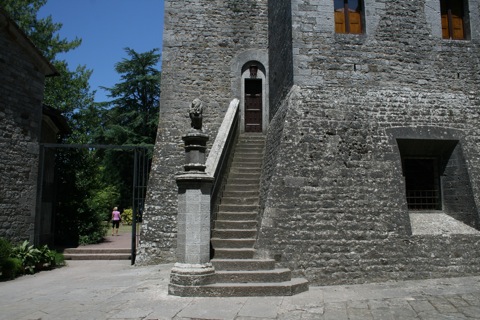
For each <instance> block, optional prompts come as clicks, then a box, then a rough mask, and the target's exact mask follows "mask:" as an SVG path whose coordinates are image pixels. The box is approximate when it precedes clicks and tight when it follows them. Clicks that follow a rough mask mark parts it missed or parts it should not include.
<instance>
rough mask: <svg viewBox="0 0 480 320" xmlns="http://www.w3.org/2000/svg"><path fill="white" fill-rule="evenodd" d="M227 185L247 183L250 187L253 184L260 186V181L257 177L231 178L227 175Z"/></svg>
mask: <svg viewBox="0 0 480 320" xmlns="http://www.w3.org/2000/svg"><path fill="white" fill-rule="evenodd" d="M227 185H228V186H237V185H249V186H252V187H255V186H257V187H258V186H260V181H259V180H258V178H255V177H253V178H251V177H250V178H236V177H235V178H232V177H228V178H227Z"/></svg>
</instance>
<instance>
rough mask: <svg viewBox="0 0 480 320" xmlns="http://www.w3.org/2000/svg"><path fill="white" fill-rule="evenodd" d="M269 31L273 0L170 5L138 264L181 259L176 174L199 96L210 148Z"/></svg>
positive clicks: (194, 0) (186, 0)
mask: <svg viewBox="0 0 480 320" xmlns="http://www.w3.org/2000/svg"><path fill="white" fill-rule="evenodd" d="M267 26H268V24H267V1H266V0H245V1H236V0H226V1H211V0H183V1H176V0H167V1H165V27H164V35H163V36H164V44H163V53H162V85H161V91H162V99H161V105H160V118H159V119H160V120H159V129H158V135H157V140H156V146H155V151H154V159H153V165H152V171H151V175H150V180H149V187H148V192H147V200H146V208H145V213H144V223H143V225H142V231H141V240H140V246H139V252H138V255H137V263H138V264H149V263H156V262H169V261H175V248H176V230H177V229H176V214H177V187H176V185H175V179H174V175H175V174H176V173H178V172H180V171H182V170H183V163H184V160H183V152H184V151H183V148H182V140H181V136H182V135H183V134H185V133H186V131H187V129H188V128H189V126H190V121H189V119H188V107H189V105H190V103H191V102H192V100H193V99H195V98H200V99H201V100H202V101H203V102H204V103H205V106H206V108H205V110H204V131H205V132H206V133H208V134H209V135H210V137H211V140H210V142H209V143H210V145H211V143H212V141H213V139H214V137H215V136H216V132H217V130H218V127H219V126H220V124H221V121H222V120H223V116H224V114H225V112H226V110H227V108H228V106H229V103H230V101H231V100H232V99H233V98H240V97H239V96H236V95H238V93H239V92H241V90H240V88H239V87H238V85H239V81H238V79H239V78H240V77H241V69H240V68H241V67H242V65H243V64H244V63H246V62H248V60H247V59H248V57H249V54H245V52H247V51H248V52H253V54H252V56H255V52H256V51H259V50H260V51H266V49H267ZM242 59H245V61H240V60H242ZM232 66H239V67H238V68H237V69H238V70H235V68H232ZM232 69H233V70H232Z"/></svg>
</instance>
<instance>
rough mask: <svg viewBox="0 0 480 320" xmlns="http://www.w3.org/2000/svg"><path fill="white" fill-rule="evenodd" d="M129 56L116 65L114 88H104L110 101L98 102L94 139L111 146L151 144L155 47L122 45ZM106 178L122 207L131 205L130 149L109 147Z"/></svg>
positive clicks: (155, 119) (157, 82)
mask: <svg viewBox="0 0 480 320" xmlns="http://www.w3.org/2000/svg"><path fill="white" fill-rule="evenodd" d="M125 52H126V53H127V55H128V58H125V59H123V60H122V61H121V62H118V63H117V64H115V71H116V72H117V73H119V74H120V79H121V81H120V82H119V83H117V84H115V85H114V86H113V88H104V89H105V90H107V91H108V92H109V94H108V96H109V97H110V98H112V101H109V102H105V103H102V104H101V107H102V113H101V119H102V120H101V121H102V124H101V125H100V126H98V128H99V129H98V131H97V133H96V139H97V140H96V141H97V142H98V143H102V144H113V145H142V144H143V145H145V144H154V143H155V137H156V132H157V125H158V113H159V100H160V76H161V73H160V71H158V69H157V64H158V62H159V60H160V54H159V53H158V49H152V50H150V51H147V52H144V53H137V52H136V51H135V50H133V49H130V48H125ZM104 166H105V168H106V170H105V171H104V173H105V174H104V177H105V181H107V182H108V183H109V184H110V185H114V186H116V187H117V188H118V190H119V192H120V194H121V201H120V203H119V205H120V206H121V207H129V206H131V204H132V198H131V196H132V184H133V176H132V172H133V157H132V152H125V151H117V150H108V151H106V152H105V158H104Z"/></svg>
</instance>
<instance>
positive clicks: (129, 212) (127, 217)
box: [122, 209, 133, 225]
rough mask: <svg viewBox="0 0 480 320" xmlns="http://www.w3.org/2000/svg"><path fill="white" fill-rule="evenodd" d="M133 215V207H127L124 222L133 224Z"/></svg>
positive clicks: (123, 214)
mask: <svg viewBox="0 0 480 320" xmlns="http://www.w3.org/2000/svg"><path fill="white" fill-rule="evenodd" d="M132 217H133V210H132V209H125V210H123V212H122V223H124V224H128V225H131V224H132Z"/></svg>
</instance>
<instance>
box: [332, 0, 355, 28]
mask: <svg viewBox="0 0 480 320" xmlns="http://www.w3.org/2000/svg"><path fill="white" fill-rule="evenodd" d="M334 9H335V32H336V33H362V0H334Z"/></svg>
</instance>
